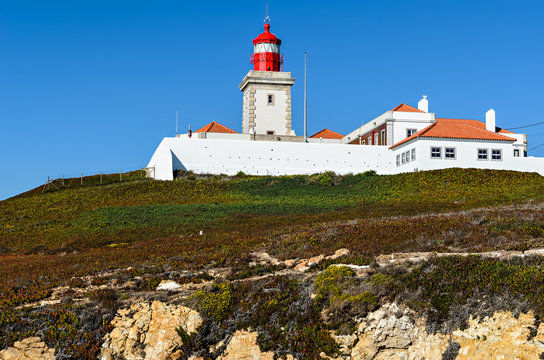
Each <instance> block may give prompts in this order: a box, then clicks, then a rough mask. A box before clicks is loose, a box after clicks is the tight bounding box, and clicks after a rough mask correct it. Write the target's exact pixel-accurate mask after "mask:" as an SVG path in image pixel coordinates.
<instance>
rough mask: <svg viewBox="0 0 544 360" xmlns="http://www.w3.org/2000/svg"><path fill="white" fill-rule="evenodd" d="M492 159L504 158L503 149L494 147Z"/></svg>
mask: <svg viewBox="0 0 544 360" xmlns="http://www.w3.org/2000/svg"><path fill="white" fill-rule="evenodd" d="M491 160H502V150H501V149H492V150H491Z"/></svg>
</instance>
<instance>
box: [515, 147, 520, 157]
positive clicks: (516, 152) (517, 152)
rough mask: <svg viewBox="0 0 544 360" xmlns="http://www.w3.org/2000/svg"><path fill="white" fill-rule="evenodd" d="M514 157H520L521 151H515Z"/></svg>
mask: <svg viewBox="0 0 544 360" xmlns="http://www.w3.org/2000/svg"><path fill="white" fill-rule="evenodd" d="M514 156H515V157H519V149H514Z"/></svg>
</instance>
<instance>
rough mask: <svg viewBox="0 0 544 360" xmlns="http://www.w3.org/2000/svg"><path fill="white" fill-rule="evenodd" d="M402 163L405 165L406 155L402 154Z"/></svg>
mask: <svg viewBox="0 0 544 360" xmlns="http://www.w3.org/2000/svg"><path fill="white" fill-rule="evenodd" d="M402 163H403V164H406V153H402Z"/></svg>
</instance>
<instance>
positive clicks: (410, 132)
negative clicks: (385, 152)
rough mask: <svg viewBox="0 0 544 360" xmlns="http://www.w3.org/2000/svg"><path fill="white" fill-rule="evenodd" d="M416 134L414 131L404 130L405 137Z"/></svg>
mask: <svg viewBox="0 0 544 360" xmlns="http://www.w3.org/2000/svg"><path fill="white" fill-rule="evenodd" d="M416 132H417V130H416V129H406V137H410V136H412V135H414V134H415V133H416Z"/></svg>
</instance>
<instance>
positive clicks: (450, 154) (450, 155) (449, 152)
mask: <svg viewBox="0 0 544 360" xmlns="http://www.w3.org/2000/svg"><path fill="white" fill-rule="evenodd" d="M444 158H445V159H455V148H445V149H444Z"/></svg>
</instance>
